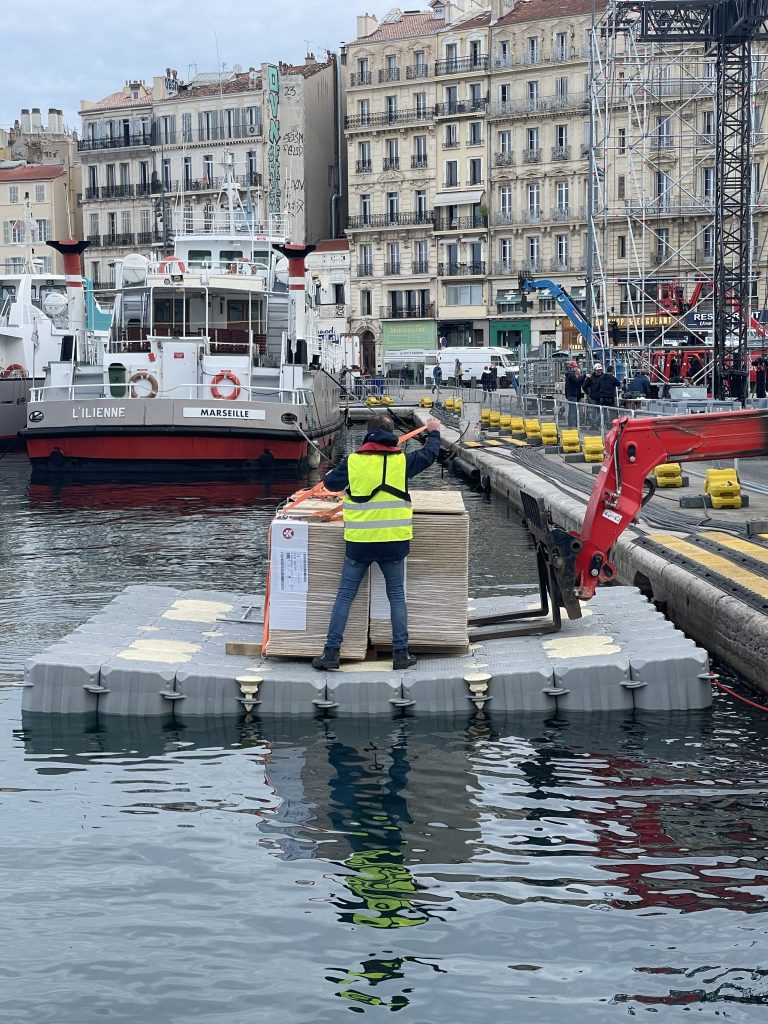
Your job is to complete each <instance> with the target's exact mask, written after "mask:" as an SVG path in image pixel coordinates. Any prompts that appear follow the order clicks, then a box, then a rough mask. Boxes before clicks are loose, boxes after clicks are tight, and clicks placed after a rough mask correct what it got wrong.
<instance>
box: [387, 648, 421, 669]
mask: <svg viewBox="0 0 768 1024" xmlns="http://www.w3.org/2000/svg"><path fill="white" fill-rule="evenodd" d="M415 664H416V659H415V658H414V656H413V655H412V654H409V653H408V648H407V647H406V649H405V650H404V651H392V668H393V669H394V671H395V672H400V671H402V670H403V669H404V668H410V667H411V666H412V665H415Z"/></svg>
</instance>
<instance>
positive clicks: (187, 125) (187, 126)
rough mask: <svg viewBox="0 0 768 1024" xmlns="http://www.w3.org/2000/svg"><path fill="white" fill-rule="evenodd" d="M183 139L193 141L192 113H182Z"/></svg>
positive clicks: (183, 140)
mask: <svg viewBox="0 0 768 1024" xmlns="http://www.w3.org/2000/svg"><path fill="white" fill-rule="evenodd" d="M181 141H182V142H191V141H192V115H191V114H182V115H181Z"/></svg>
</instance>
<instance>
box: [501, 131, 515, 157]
mask: <svg viewBox="0 0 768 1024" xmlns="http://www.w3.org/2000/svg"><path fill="white" fill-rule="evenodd" d="M499 152H500V153H511V152H512V132H499Z"/></svg>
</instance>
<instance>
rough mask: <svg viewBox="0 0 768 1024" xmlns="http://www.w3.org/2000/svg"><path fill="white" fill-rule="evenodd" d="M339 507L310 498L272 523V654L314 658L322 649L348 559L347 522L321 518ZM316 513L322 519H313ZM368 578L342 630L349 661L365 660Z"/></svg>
mask: <svg viewBox="0 0 768 1024" xmlns="http://www.w3.org/2000/svg"><path fill="white" fill-rule="evenodd" d="M335 507H338V506H334V504H333V503H332V502H323V501H319V500H316V499H309V500H308V501H306V502H303V503H302V504H301V505H298V506H297V507H296V508H295V509H294V510H291V516H292V518H290V519H275V520H274V522H273V523H272V525H271V527H270V600H269V641H268V643H267V653H268V654H270V655H278V656H281V657H291V658H313V657H315V655H318V654H322V652H323V647H324V646H325V639H326V634H327V632H328V623H329V622H330V619H331V609H332V608H333V603H334V601H335V600H336V592H337V590H338V587H339V580H340V579H341V568H342V564H343V562H344V526H343V523H342V522H341V520H340V519H336V520H330V521H328V520H325V521H323V516H324V515H325V514H326V513H327V514H329V515H330V514H332V513H333V510H334V508H335ZM318 512H319V513H321V518H310V516H312V515H313V514H315V513H318ZM369 578H370V573H369V574H368V575H367V576H366V578H365V579H364V580H363V583H362V585H361V587H360V590H359V592H358V595H357V597H356V598H355V600H354V602H353V604H352V610H351V612H350V616H349V620H348V622H347V626H346V629H345V630H344V643H343V644H342V647H341V657H342V658H343V659H345V660H348V661H361V660H362V659H364V658H365V655H366V651H367V649H368V607H369V603H370V583H369Z"/></svg>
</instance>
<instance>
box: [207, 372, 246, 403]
mask: <svg viewBox="0 0 768 1024" xmlns="http://www.w3.org/2000/svg"><path fill="white" fill-rule="evenodd" d="M224 380H228V381H229V383H230V384H231V385H232V390H231V391H230V393H229V394H228V395H222V393H221V391H219V384H221V382H222V381H224ZM211 394H212V395H213V397H214V398H226V399H228V400H229V401H230V402H234V400H235V399H236V398H239V397H240V378H239V377H237V376H236V375H235V374H234V373H232V371H231V370H220V371H219V372H218V373H217V374H216V376H215V377H214V378H213V380H212V381H211Z"/></svg>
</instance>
